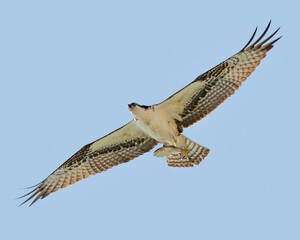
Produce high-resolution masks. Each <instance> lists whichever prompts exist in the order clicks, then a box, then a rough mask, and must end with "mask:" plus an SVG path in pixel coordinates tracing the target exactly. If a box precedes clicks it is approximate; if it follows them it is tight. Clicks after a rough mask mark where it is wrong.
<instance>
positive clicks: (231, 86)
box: [22, 21, 280, 206]
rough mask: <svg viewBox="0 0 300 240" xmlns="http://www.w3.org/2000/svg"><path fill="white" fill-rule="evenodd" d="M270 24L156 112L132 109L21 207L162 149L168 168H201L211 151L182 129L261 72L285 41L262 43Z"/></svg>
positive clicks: (131, 106) (158, 106)
mask: <svg viewBox="0 0 300 240" xmlns="http://www.w3.org/2000/svg"><path fill="white" fill-rule="evenodd" d="M270 24H271V21H270V22H269V24H268V26H267V28H266V29H265V31H264V32H263V34H262V35H261V36H260V37H259V38H258V39H257V40H256V41H255V42H254V43H252V40H253V39H254V37H255V34H256V31H257V28H256V29H255V31H254V33H253V35H252V37H251V39H250V40H249V42H248V43H247V44H246V46H245V47H244V48H243V49H242V50H241V51H239V52H238V53H237V54H235V55H234V56H232V57H230V58H228V59H227V60H225V61H224V62H222V63H220V64H219V65H217V66H216V67H214V68H212V69H211V70H209V71H207V72H206V73H204V74H202V75H200V76H199V77H197V78H196V79H195V80H194V81H193V82H192V83H190V84H189V85H187V86H186V87H184V88H183V89H181V90H180V91H178V92H177V93H175V94H173V95H172V96H171V97H169V98H168V99H166V100H165V101H163V102H162V103H160V104H156V105H151V106H144V105H139V104H137V103H131V104H129V105H128V109H129V111H130V112H131V113H132V115H133V120H131V121H130V122H129V123H127V124H126V125H124V126H123V127H121V128H119V129H117V130H115V131H114V132H112V133H110V134H108V135H106V136H105V137H103V138H100V139H98V140H96V141H95V142H92V143H90V144H87V145H86V146H84V147H83V148H81V149H80V150H79V151H78V152H77V153H75V154H74V155H73V156H71V157H70V158H69V159H68V160H67V161H66V162H65V163H63V164H62V165H61V166H60V167H58V168H57V169H56V170H55V171H54V172H53V173H52V174H50V175H49V176H48V177H47V178H46V179H45V180H43V181H42V182H41V183H39V184H37V185H35V186H34V187H35V188H34V189H33V190H32V191H31V192H29V193H28V194H26V195H24V196H22V197H25V196H28V198H27V199H26V200H25V201H24V202H23V203H22V204H24V203H26V202H28V201H29V200H31V199H33V201H32V202H31V204H30V206H31V205H32V204H33V203H35V202H36V201H37V200H38V199H43V198H45V197H47V196H48V195H49V194H51V193H53V192H56V191H57V190H59V189H61V188H65V187H67V186H69V185H72V184H74V183H76V182H78V181H81V180H82V179H85V178H87V177H89V176H90V175H94V174H96V173H101V172H103V171H106V170H108V169H110V168H112V167H114V166H117V165H119V164H121V163H125V162H128V161H130V160H132V159H134V158H136V157H138V156H140V155H142V154H144V153H146V152H148V151H150V150H151V149H152V148H154V147H155V146H156V145H157V144H158V143H162V144H163V146H164V147H165V148H168V149H166V151H169V153H170V154H168V156H167V163H168V165H169V166H171V167H192V166H194V164H199V163H200V162H201V161H202V160H203V159H204V158H205V157H206V156H207V155H208V153H209V149H208V148H206V147H203V146H201V145H199V144H197V143H195V142H193V141H192V140H190V139H189V138H187V137H185V136H184V135H182V134H181V133H182V132H183V128H186V127H189V126H191V125H193V124H195V123H196V122H198V121H200V120H201V119H203V118H204V117H205V116H206V115H208V114H209V113H211V112H212V111H213V110H214V109H216V108H217V107H218V106H219V105H220V104H221V103H222V102H224V101H225V99H227V98H228V97H230V96H231V95H232V94H233V93H234V92H235V91H236V90H237V89H238V88H239V87H240V86H241V85H242V82H243V81H245V80H246V79H247V78H248V77H249V76H250V74H251V73H252V72H253V71H254V70H255V69H256V67H257V66H258V65H259V64H260V62H261V60H262V59H263V58H264V57H265V56H266V53H267V52H268V51H269V50H270V49H271V48H272V47H273V45H274V43H275V42H276V41H278V40H279V39H280V37H279V38H276V39H275V40H271V39H272V38H273V36H274V35H275V34H276V33H277V32H278V30H279V28H278V29H277V30H276V31H275V32H274V33H272V34H271V35H270V36H269V37H267V38H266V39H264V40H263V38H264V36H265V34H266V33H267V31H268V29H269V27H270ZM250 44H251V45H250ZM170 149H171V150H172V151H171V150H170ZM180 149H181V150H182V151H181V150H180ZM173 150H174V151H173ZM161 151H163V149H161Z"/></svg>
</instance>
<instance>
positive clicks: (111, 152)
mask: <svg viewBox="0 0 300 240" xmlns="http://www.w3.org/2000/svg"><path fill="white" fill-rule="evenodd" d="M156 145H157V141H156V140H154V139H152V138H150V137H149V136H147V135H145V134H144V133H143V132H142V131H141V130H140V128H139V127H137V126H136V124H135V122H134V121H131V122H129V123H128V124H126V125H124V126H123V127H121V128H119V129H117V130H115V131H114V132H112V133H110V134H108V135H106V136H105V137H103V138H101V139H99V140H96V141H95V142H92V143H90V144H87V145H86V146H84V147H83V148H81V149H80V150H79V151H78V152H77V153H75V154H74V155H73V156H72V157H70V158H69V159H68V160H67V161H66V162H65V163H63V164H62V165H61V166H60V167H59V168H57V169H56V170H55V171H54V172H53V173H52V174H50V175H49V176H48V177H47V178H46V179H45V180H44V181H42V182H41V183H39V184H38V185H36V186H37V187H36V188H35V189H33V190H32V191H31V192H29V193H28V194H26V195H24V196H22V197H25V196H28V195H30V196H29V198H28V199H26V200H25V201H24V202H23V203H22V204H24V203H26V202H27V201H29V200H30V199H33V198H34V197H35V198H34V200H33V202H32V203H31V204H30V206H31V205H32V204H33V203H35V202H36V201H37V200H38V199H40V198H41V199H43V198H45V197H47V196H48V195H49V194H51V193H54V192H56V191H57V190H59V189H61V188H65V187H67V186H69V185H72V184H74V183H76V182H79V181H81V180H83V179H85V178H87V177H89V176H90V175H94V174H96V173H101V172H103V171H106V170H108V169H110V168H112V167H114V166H117V165H119V164H121V163H125V162H128V161H130V160H132V159H134V158H136V157H138V156H140V155H142V154H144V153H146V152H148V151H150V150H151V149H152V148H153V147H155V146H156ZM22 197H21V198H22ZM22 204H21V205H22Z"/></svg>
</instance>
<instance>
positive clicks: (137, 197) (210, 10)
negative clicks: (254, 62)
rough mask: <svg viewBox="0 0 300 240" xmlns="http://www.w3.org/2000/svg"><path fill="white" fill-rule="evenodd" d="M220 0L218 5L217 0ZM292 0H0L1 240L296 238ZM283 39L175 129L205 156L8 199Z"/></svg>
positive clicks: (299, 207)
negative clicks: (255, 49) (249, 46)
mask: <svg viewBox="0 0 300 240" xmlns="http://www.w3.org/2000/svg"><path fill="white" fill-rule="evenodd" d="M220 2H221V1H220ZM299 9H300V2H299V1H296V0H295V1H257V0H254V1H251V2H249V1H222V3H219V2H215V1H205V2H204V1H128V0H127V1H105V2H104V1H74V0H73V1H2V2H1V3H0V29H1V38H0V43H1V45H0V46H1V47H0V48H1V51H0V64H1V71H0V80H1V95H0V104H1V138H0V141H1V148H2V153H1V163H2V167H1V169H2V173H1V186H2V187H1V188H2V189H1V200H0V201H1V202H0V203H1V204H0V206H1V216H0V221H1V238H2V239H7V240H10V239H33V240H35V239H43V240H48V239H51V240H53V239H73V240H76V239H105V240H109V239H122V240H127V239H128V240H133V239H139V240H140V239H143V240H148V239H172V240H176V239H230V240H232V239H239V240H240V239H243V240H246V239H251V240H253V239H272V240H276V239H300V204H299V203H300V190H299V183H300V158H299V147H300V136H299V135H300V134H299V123H300V112H299V107H300V96H299V90H300V79H299V74H298V72H299V67H300V65H299V55H300V51H299V42H300V30H299ZM270 19H272V26H271V30H275V29H276V28H277V27H279V26H281V30H280V32H279V34H278V36H279V35H283V38H282V39H281V40H280V41H279V42H277V43H276V46H275V47H274V48H273V49H272V50H271V51H270V53H269V54H268V56H267V58H266V59H264V61H263V62H262V64H261V65H260V66H259V67H258V69H257V70H256V71H255V72H254V73H253V74H252V75H251V77H250V78H249V79H248V80H247V81H246V82H245V84H244V85H243V87H242V88H241V89H240V90H238V91H237V92H236V94H235V95H234V96H233V97H231V98H230V99H228V100H227V101H226V102H225V103H224V104H223V105H221V107H219V108H218V109H217V110H216V111H214V112H213V113H212V114H211V115H209V116H208V117H207V118H205V119H204V120H203V121H201V122H199V123H198V124H196V125H194V126H192V127H190V128H189V129H186V130H185V135H187V136H189V137H190V138H191V139H193V140H194V141H196V142H198V143H200V144H202V145H204V146H206V147H209V148H210V149H211V153H210V154H209V156H208V157H207V158H206V159H205V161H204V162H203V163H202V164H201V165H199V166H196V167H194V168H188V169H174V168H169V167H168V166H167V164H166V161H165V160H164V159H162V158H155V157H154V156H153V152H150V153H147V154H145V155H144V156H142V157H140V158H138V159H135V160H133V161H131V162H130V163H127V164H124V165H120V166H118V167H115V168H113V169H111V170H109V171H107V172H105V173H102V174H99V175H96V176H92V177H90V178H88V179H87V180H84V181H82V182H80V183H77V184H75V185H73V186H71V187H68V188H66V189H64V190H61V191H58V192H56V193H54V194H52V195H50V196H49V197H47V198H46V199H44V200H42V201H38V202H37V203H36V204H35V205H34V206H32V207H30V208H28V207H27V205H25V206H24V205H23V206H22V207H18V204H19V203H20V202H21V201H18V200H15V198H16V197H18V196H20V195H23V194H25V193H26V192H27V191H26V190H24V189H22V188H24V187H28V186H31V185H34V184H36V183H38V182H40V181H42V180H43V179H44V178H45V177H47V176H48V175H49V174H50V173H51V172H52V171H53V170H54V169H55V168H56V167H58V166H59V165H60V164H61V163H63V162H64V161H65V160H66V159H68V158H69V157H70V156H71V155H72V154H73V153H75V152H76V151H77V150H78V149H80V148H81V147H82V146H83V145H85V144H87V143H89V142H91V141H94V140H96V139H98V138H100V137H102V136H103V135H105V134H107V133H109V132H111V131H113V130H114V129H116V128H118V127H120V126H121V125H123V124H125V123H126V122H128V121H129V120H130V119H131V114H130V113H129V112H128V110H127V104H128V103H130V102H133V101H135V102H138V103H141V104H154V103H158V102H160V101H162V100H164V99H165V98H167V97H169V96H170V95H171V94H173V93H174V92H175V91H177V90H179V89H180V88H182V87H184V86H185V85H186V84H188V83H189V82H191V81H192V80H194V78H195V77H197V76H198V75H199V74H201V73H203V72H205V71H206V70H208V69H210V68H211V67H214V66H215V65H217V64H218V63H220V62H221V61H223V60H225V59H226V58H228V57H230V56H231V55H233V54H234V53H236V52H237V51H239V50H240V49H241V48H242V47H243V46H244V45H245V44H246V42H247V41H248V40H249V38H250V36H251V34H252V33H253V31H254V28H255V27H256V26H258V27H259V33H261V31H262V30H263V29H264V28H265V27H266V25H267V23H268V21H269V20H270Z"/></svg>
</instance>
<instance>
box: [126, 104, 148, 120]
mask: <svg viewBox="0 0 300 240" xmlns="http://www.w3.org/2000/svg"><path fill="white" fill-rule="evenodd" d="M149 109H151V106H145V105H139V104H137V103H135V102H133V103H130V104H128V110H129V111H130V112H131V113H132V115H133V119H134V120H135V121H138V120H139V118H140V117H141V116H142V115H143V113H145V112H146V111H147V110H149Z"/></svg>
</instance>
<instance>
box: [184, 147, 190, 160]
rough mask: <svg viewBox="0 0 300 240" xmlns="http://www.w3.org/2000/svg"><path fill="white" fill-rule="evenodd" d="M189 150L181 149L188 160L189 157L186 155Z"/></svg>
mask: <svg viewBox="0 0 300 240" xmlns="http://www.w3.org/2000/svg"><path fill="white" fill-rule="evenodd" d="M190 150H191V149H183V150H182V153H183V155H184V156H185V157H186V159H187V160H188V161H190V159H189V157H188V155H187V152H188V151H190Z"/></svg>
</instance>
